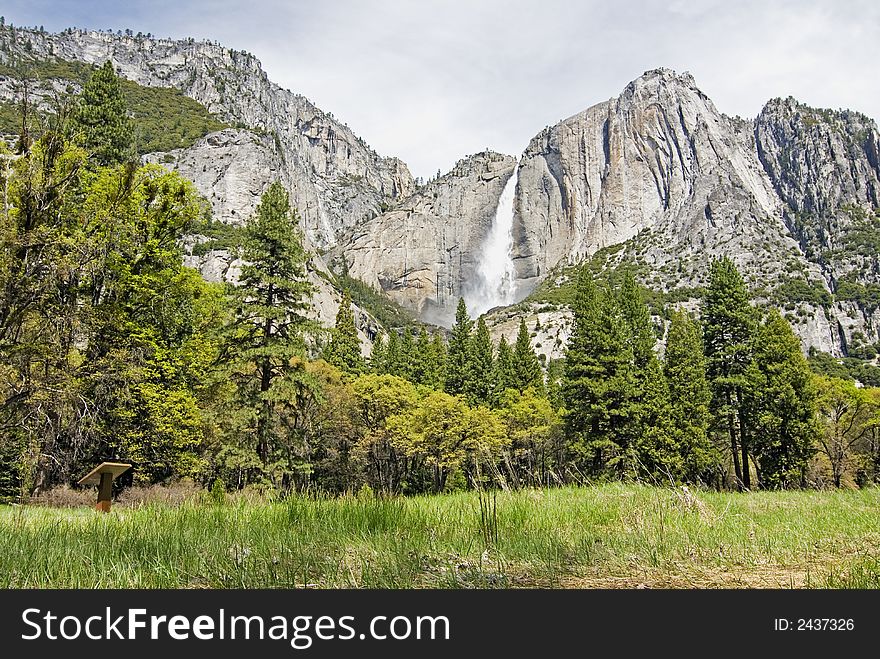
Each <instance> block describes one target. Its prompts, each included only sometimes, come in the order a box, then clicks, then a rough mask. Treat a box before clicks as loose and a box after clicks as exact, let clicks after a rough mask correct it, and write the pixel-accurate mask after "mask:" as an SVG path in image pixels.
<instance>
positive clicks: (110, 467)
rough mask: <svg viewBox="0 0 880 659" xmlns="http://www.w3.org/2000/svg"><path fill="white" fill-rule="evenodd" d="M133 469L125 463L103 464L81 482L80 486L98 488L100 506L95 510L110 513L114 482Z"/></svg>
mask: <svg viewBox="0 0 880 659" xmlns="http://www.w3.org/2000/svg"><path fill="white" fill-rule="evenodd" d="M130 467H131V465H130V464H125V463H124V462H102V463H101V464H99V465H98V466H97V467H95V468H94V469H92V470H91V471H90V472H89V473H87V474H86V475H85V476H83V477H82V478H81V479H80V480H79V484H80V485H97V486H98V504H97V505H96V506H95V510H98V511H100V512H102V513H109V512H110V495H111V494H112V492H113V480H114V479H115V478H116V477H118V476H119V475H121V474H123V473H125V472H126V471H128V470H129V468H130Z"/></svg>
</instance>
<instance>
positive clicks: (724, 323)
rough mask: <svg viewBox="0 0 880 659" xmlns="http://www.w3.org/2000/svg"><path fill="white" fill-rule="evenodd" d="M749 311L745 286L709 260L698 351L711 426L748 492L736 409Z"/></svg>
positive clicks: (742, 424)
mask: <svg viewBox="0 0 880 659" xmlns="http://www.w3.org/2000/svg"><path fill="white" fill-rule="evenodd" d="M753 332H754V318H753V310H752V307H751V305H750V304H749V294H748V291H747V290H746V285H745V282H744V281H743V279H742V276H741V275H740V274H739V272H738V271H737V269H736V266H735V265H734V263H733V261H731V260H730V259H729V258H727V257H726V256H725V257H723V258H721V259H717V260H714V261H712V264H711V265H710V267H709V287H708V290H707V292H706V301H705V304H704V306H703V349H704V350H705V354H706V360H707V368H706V372H707V375H708V377H709V382H710V385H711V388H712V410H713V413H714V414H713V416H714V420H715V425H716V428H717V430H718V431H719V433H720V434H722V435H723V436H725V437H726V440H725V441H727V442H728V444H729V446H730V451H731V455H732V458H733V466H734V472H735V473H736V479H737V485H738V486H739V487H741V488H744V489H749V488H750V487H751V476H750V469H749V440H748V429H747V420H746V418H745V411H744V410H743V408H742V399H743V386H744V384H745V373H746V369H747V368H748V365H749V362H750V361H751V355H750V341H751V338H752V334H753Z"/></svg>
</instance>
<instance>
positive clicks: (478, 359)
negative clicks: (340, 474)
mask: <svg viewBox="0 0 880 659" xmlns="http://www.w3.org/2000/svg"><path fill="white" fill-rule="evenodd" d="M492 352H493V351H492V339H491V338H490V337H489V328H488V327H486V321H485V320H483V318H482V317H481V318H480V320H479V321H477V331H476V332H474V334H473V336H471V342H470V354H469V360H468V367H469V373H468V377H467V381H466V384H465V386H466V390H465V394H466V396H467V399H468V402H469V403H470V404H471V405H488V404H489V402H490V401H491V400H492V396H493V394H494V390H495V387H494V386H493V385H494V378H493V374H494V370H495V358H494V356H493V354H492Z"/></svg>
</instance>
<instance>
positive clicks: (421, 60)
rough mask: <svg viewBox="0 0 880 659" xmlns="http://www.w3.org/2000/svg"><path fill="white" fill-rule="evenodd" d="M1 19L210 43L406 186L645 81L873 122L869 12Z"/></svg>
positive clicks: (78, 4)
mask: <svg viewBox="0 0 880 659" xmlns="http://www.w3.org/2000/svg"><path fill="white" fill-rule="evenodd" d="M0 12H2V13H3V14H4V16H5V18H6V21H7V22H12V23H13V24H15V25H25V26H40V25H42V26H44V27H45V29H46V30H49V31H53V32H55V31H60V30H63V29H65V28H67V27H79V28H90V29H103V30H106V29H108V28H109V29H113V30H114V31H115V30H117V29H122V30H124V29H126V28H128V29H131V30H133V31H134V32H139V31H140V32H144V33H146V32H151V33H153V34H154V35H156V36H159V37H172V38H183V37H195V38H196V39H208V40H211V41H219V42H220V43H221V44H223V45H224V46H228V47H230V48H234V49H236V50H247V51H249V52H251V53H253V54H254V55H256V56H257V57H258V58H259V59H260V60H261V61H262V64H263V69H264V70H265V71H266V72H267V73H268V75H269V78H270V79H271V80H272V81H274V82H276V83H277V84H279V85H280V86H282V87H285V88H288V89H291V90H292V91H294V92H297V93H300V94H303V95H304V96H306V97H307V98H309V99H310V100H312V101H313V102H315V103H316V104H317V105H318V106H319V107H320V108H321V109H323V110H325V111H327V112H332V113H333V115H334V116H335V117H336V118H337V119H339V120H341V121H344V122H345V123H347V124H348V125H349V126H350V127H351V128H352V130H354V132H355V133H356V134H357V135H359V136H360V137H362V138H363V139H365V140H366V141H367V143H369V144H370V145H371V146H372V147H373V148H374V149H375V150H376V151H378V152H379V153H380V154H382V155H388V156H392V155H393V156H398V157H400V158H402V159H403V160H404V161H405V162H406V163H407V164H408V165H409V167H410V170H411V171H412V172H413V175H414V176H421V177H423V178H428V177H430V176H432V175H433V174H435V173H436V172H437V171H438V170H440V171H442V172H446V171H448V170H449V169H450V168H451V167H452V166H453V165H454V163H455V162H456V161H457V160H458V159H459V158H462V157H464V156H466V155H469V154H472V153H476V152H478V151H482V150H483V149H486V148H490V149H493V150H495V151H501V152H503V153H509V154H512V155H519V154H520V153H521V152H522V151H523V149H524V148H525V147H526V146H527V144H528V142H529V140H530V139H531V138H532V137H533V136H534V135H535V134H536V133H538V132H539V131H540V130H541V129H543V128H544V127H545V126H548V125H553V124H555V123H557V122H558V121H560V120H561V119H564V118H566V117H569V116H571V115H573V114H575V113H577V112H580V111H581V110H583V109H585V108H587V107H589V106H591V105H593V104H595V103H598V102H600V101H603V100H606V99H608V98H611V97H613V96H617V95H618V94H619V93H620V92H621V90H622V89H623V88H624V87H625V86H626V84H627V83H628V82H630V81H631V80H633V79H635V78H637V77H638V76H639V75H641V74H642V73H643V72H644V71H646V70H649V69H654V68H658V67H661V66H663V67H667V68H671V69H674V70H676V71H679V72H682V71H690V72H691V73H692V74H693V76H694V78H695V79H696V81H697V85H698V86H699V87H700V88H701V89H702V90H703V91H704V92H705V93H706V94H708V96H709V97H710V98H711V99H712V100H713V101H714V103H715V105H716V107H717V108H718V109H719V110H720V111H721V112H724V113H725V114H728V115H739V116H741V117H746V118H751V117H754V116H755V115H757V114H758V112H760V110H761V108H762V107H763V105H764V103H766V102H767V101H768V100H769V99H771V98H774V97H778V96H781V97H785V96H789V95H791V96H794V97H795V98H797V99H798V100H800V101H802V102H804V103H807V104H808V105H812V106H814V107H828V108H833V109H837V108H850V109H853V110H858V111H860V112H863V113H865V114H867V115H869V116H871V117H873V118H878V117H880V85H878V84H877V80H878V77H877V70H876V67H877V63H878V55H880V3H878V2H876V0H740V1H737V2H731V1H730V0H717V1H716V0H694V1H691V2H687V1H685V0H667V1H666V2H655V1H652V0H638V1H631V2H625V1H623V0H617V1H614V0H599V1H594V0H525V1H523V0H445V1H442V0H409V1H406V0H308V1H303V0H287V1H282V0H266V1H263V0H249V1H245V2H242V1H241V0H236V1H231V0H210V1H205V0H193V1H185V0H184V1H181V0H174V1H171V0H155V1H151V2H146V1H138V0H128V1H127V2H119V1H118V0H116V1H113V2H104V1H99V0H56V1H49V0H4V3H3V7H2V9H0Z"/></svg>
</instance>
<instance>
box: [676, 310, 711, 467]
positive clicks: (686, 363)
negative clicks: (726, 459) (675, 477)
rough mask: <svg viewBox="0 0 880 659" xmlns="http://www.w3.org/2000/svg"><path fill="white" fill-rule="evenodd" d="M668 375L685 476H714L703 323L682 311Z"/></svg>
mask: <svg viewBox="0 0 880 659" xmlns="http://www.w3.org/2000/svg"><path fill="white" fill-rule="evenodd" d="M664 375H665V376H666V383H667V385H668V388H669V402H670V406H671V410H670V415H671V420H672V432H673V433H674V435H675V441H676V444H677V446H678V450H679V452H680V453H681V457H682V479H683V480H685V481H688V482H701V481H702V482H705V481H706V480H708V479H709V478H711V477H712V470H713V469H714V468H715V466H716V464H717V455H716V451H715V449H714V447H713V446H712V442H711V441H710V440H709V435H708V429H709V421H710V415H709V404H710V402H711V400H712V392H711V391H710V389H709V383H708V381H707V380H706V358H705V356H704V355H703V341H702V337H701V334H700V325H699V323H698V322H697V321H696V320H695V319H694V318H693V317H691V316H690V315H688V314H686V313H684V312H682V311H675V312H673V314H672V321H671V323H670V325H669V334H668V336H667V337H666V354H665V364H664Z"/></svg>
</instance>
